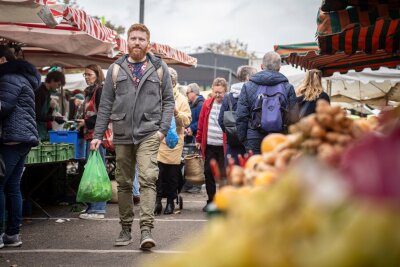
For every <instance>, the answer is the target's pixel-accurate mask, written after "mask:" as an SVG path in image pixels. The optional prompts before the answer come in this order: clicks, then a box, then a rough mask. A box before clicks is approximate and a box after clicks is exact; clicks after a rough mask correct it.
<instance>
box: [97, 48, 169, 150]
mask: <svg viewBox="0 0 400 267" xmlns="http://www.w3.org/2000/svg"><path fill="white" fill-rule="evenodd" d="M127 57H128V55H124V56H122V57H120V58H119V59H117V60H116V61H115V62H114V63H113V64H112V65H111V66H110V68H109V69H108V72H107V77H106V80H105V83H104V86H103V92H102V95H101V100H100V106H99V110H98V112H97V120H96V126H95V130H94V138H95V139H99V140H102V139H103V135H104V132H105V130H106V129H107V127H108V123H109V120H110V119H111V121H112V126H113V134H114V136H113V143H114V144H139V143H141V142H142V141H143V140H144V139H146V138H147V137H149V136H151V135H153V134H155V133H156V132H157V131H160V132H161V133H163V134H164V136H166V135H167V133H168V130H169V127H170V124H171V119H172V116H173V114H174V106H175V101H174V95H173V92H172V83H171V77H170V75H169V72H168V67H167V64H165V62H163V61H162V60H161V59H160V58H158V57H155V56H153V55H152V54H147V60H148V61H149V62H148V64H147V68H146V70H145V72H144V75H143V77H142V79H141V81H140V83H139V85H138V86H137V87H136V86H135V85H134V83H133V76H132V72H131V70H130V69H129V67H128V63H127ZM114 64H118V65H120V67H121V68H120V69H119V72H118V76H117V79H116V89H114V83H113V81H112V71H113V68H114ZM160 67H162V68H163V79H162V81H161V87H160V79H159V78H158V74H157V69H158V68H160Z"/></svg>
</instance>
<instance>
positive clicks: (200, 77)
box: [173, 52, 249, 90]
mask: <svg viewBox="0 0 400 267" xmlns="http://www.w3.org/2000/svg"><path fill="white" fill-rule="evenodd" d="M190 56H192V57H195V58H197V67H196V68H190V67H183V66H173V68H174V69H176V71H177V72H178V80H179V83H180V84H189V83H197V84H198V85H199V86H200V87H202V88H203V89H204V90H206V89H209V88H210V87H211V84H212V82H213V80H214V78H216V77H223V78H225V79H226V80H227V82H228V83H229V84H232V83H235V82H237V79H236V71H237V68H238V67H239V66H242V65H248V64H249V59H247V58H240V57H234V56H227V55H221V54H215V53H211V52H205V53H195V54H190ZM229 87H230V86H229Z"/></svg>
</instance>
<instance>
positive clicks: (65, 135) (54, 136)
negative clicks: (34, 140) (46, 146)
mask: <svg viewBox="0 0 400 267" xmlns="http://www.w3.org/2000/svg"><path fill="white" fill-rule="evenodd" d="M49 134H50V143H53V144H54V143H56V144H58V143H65V144H74V151H75V153H74V159H84V158H86V142H85V140H84V139H83V138H79V137H78V131H49Z"/></svg>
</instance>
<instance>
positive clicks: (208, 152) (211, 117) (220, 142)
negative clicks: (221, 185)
mask: <svg viewBox="0 0 400 267" xmlns="http://www.w3.org/2000/svg"><path fill="white" fill-rule="evenodd" d="M227 86H228V85H227V82H226V80H225V79H224V78H216V79H215V80H214V81H213V84H212V91H213V95H214V96H213V97H211V98H209V99H207V100H206V101H205V102H204V104H203V107H202V108H201V111H200V117H199V123H198V128H197V134H196V147H197V148H198V149H201V152H202V155H203V159H204V175H205V179H206V190H207V196H208V200H207V204H206V206H204V208H203V211H207V205H208V204H209V203H210V202H212V200H213V199H214V196H215V192H216V185H215V179H214V176H213V174H212V172H211V168H210V161H211V159H216V160H217V162H218V165H219V168H220V170H221V172H222V173H224V169H225V168H224V152H225V145H226V137H225V134H224V132H223V131H222V129H221V127H220V126H219V123H218V117H219V112H220V110H221V105H222V100H223V99H224V95H225V93H226V90H227ZM222 175H223V174H222ZM223 176H224V175H223Z"/></svg>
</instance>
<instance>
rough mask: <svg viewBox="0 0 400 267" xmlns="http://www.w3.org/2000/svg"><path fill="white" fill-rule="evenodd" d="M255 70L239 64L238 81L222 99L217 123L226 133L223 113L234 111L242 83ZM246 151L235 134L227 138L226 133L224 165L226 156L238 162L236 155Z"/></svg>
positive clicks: (248, 78)
mask: <svg viewBox="0 0 400 267" xmlns="http://www.w3.org/2000/svg"><path fill="white" fill-rule="evenodd" d="M256 72H257V69H256V68H254V67H251V66H246V65H244V66H240V67H239V68H238V71H237V78H238V80H239V82H238V83H234V84H232V86H231V90H230V91H229V93H228V94H225V96H224V99H223V100H222V106H221V111H220V113H219V118H218V123H219V126H221V129H222V131H223V132H224V133H226V129H225V127H224V114H225V112H226V111H236V109H237V102H238V99H239V95H240V92H241V90H242V87H243V84H244V83H245V82H247V81H248V80H250V77H251V76H252V75H254V74H255V73H256ZM245 153H246V149H245V147H244V145H243V144H242V143H241V142H240V141H239V140H237V136H235V135H234V133H232V136H230V138H228V134H227V143H226V157H225V165H227V159H226V158H227V156H231V157H232V158H233V159H234V160H235V164H239V160H238V155H244V154H245Z"/></svg>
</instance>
